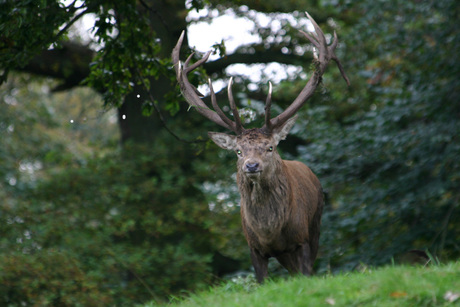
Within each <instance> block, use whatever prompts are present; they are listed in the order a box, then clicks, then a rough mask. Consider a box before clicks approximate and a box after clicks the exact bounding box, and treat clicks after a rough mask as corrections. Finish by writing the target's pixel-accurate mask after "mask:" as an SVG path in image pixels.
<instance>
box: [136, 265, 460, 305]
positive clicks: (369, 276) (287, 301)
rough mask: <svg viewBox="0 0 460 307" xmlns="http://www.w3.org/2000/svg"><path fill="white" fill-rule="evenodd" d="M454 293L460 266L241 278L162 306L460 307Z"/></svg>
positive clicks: (458, 290)
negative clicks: (263, 279) (259, 279)
mask: <svg viewBox="0 0 460 307" xmlns="http://www.w3.org/2000/svg"><path fill="white" fill-rule="evenodd" d="M448 293H452V295H450V296H449V294H448ZM455 295H460V262H457V263H450V264H446V265H439V266H429V267H409V266H393V267H384V268H377V269H367V270H366V271H365V272H353V273H346V274H340V275H329V276H316V277H312V278H306V277H293V278H287V279H279V280H277V281H268V282H266V283H265V284H264V285H262V286H258V285H256V284H255V283H254V281H253V280H250V281H248V280H244V279H239V280H237V281H231V282H230V281H229V282H227V283H226V284H223V285H222V286H218V287H213V288H211V289H210V290H209V291H206V292H201V293H198V294H192V295H190V296H189V297H187V298H183V299H179V300H177V299H172V302H171V303H169V304H165V305H163V306H178V307H191V306H200V307H203V306H220V307H225V306H245V307H258V306H260V307H262V306H263V307H268V306H274V307H283V306H286V307H292V306H398V307H399V306H460V298H457V299H456V298H455ZM153 306H162V305H156V304H154V303H150V304H147V305H145V306H144V307H153Z"/></svg>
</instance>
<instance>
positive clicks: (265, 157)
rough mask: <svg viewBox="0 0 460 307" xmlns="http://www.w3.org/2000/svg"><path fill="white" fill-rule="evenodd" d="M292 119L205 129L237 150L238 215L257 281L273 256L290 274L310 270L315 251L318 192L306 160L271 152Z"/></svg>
mask: <svg viewBox="0 0 460 307" xmlns="http://www.w3.org/2000/svg"><path fill="white" fill-rule="evenodd" d="M294 121H295V118H292V119H290V120H288V121H287V122H286V123H285V124H284V125H283V126H281V127H280V128H279V129H275V130H274V131H273V132H271V133H266V132H265V131H264V130H262V129H251V130H246V131H245V132H244V133H242V134H241V135H240V136H232V135H228V134H225V133H213V132H210V133H209V136H210V137H211V139H212V140H213V141H214V142H215V143H216V144H217V145H219V146H220V147H222V148H224V149H227V150H235V151H236V153H237V155H238V163H237V167H238V171H237V177H236V178H237V184H238V188H239V191H240V194H241V220H242V225H243V231H244V234H245V236H246V240H247V242H248V245H249V247H250V249H251V258H252V262H253V265H254V268H255V271H256V277H257V279H258V281H260V282H261V281H263V279H264V278H265V277H266V276H267V274H268V270H267V265H268V259H269V258H270V257H276V258H277V259H278V261H279V262H280V263H281V264H282V265H283V266H284V267H285V268H286V269H287V270H289V271H290V272H291V273H303V274H305V275H310V274H311V273H312V266H313V262H314V261H315V258H316V254H317V251H318V241H319V234H320V225H321V213H322V209H323V192H322V188H321V184H320V182H319V180H318V178H317V177H316V176H315V175H314V174H313V172H312V171H311V170H310V168H308V167H307V166H306V165H305V164H303V163H301V162H297V161H286V160H282V159H281V157H280V156H279V154H278V152H277V151H276V146H277V145H278V142H279V141H280V140H282V139H284V138H285V137H286V135H287V134H288V133H289V130H290V129H291V127H292V125H293V124H294Z"/></svg>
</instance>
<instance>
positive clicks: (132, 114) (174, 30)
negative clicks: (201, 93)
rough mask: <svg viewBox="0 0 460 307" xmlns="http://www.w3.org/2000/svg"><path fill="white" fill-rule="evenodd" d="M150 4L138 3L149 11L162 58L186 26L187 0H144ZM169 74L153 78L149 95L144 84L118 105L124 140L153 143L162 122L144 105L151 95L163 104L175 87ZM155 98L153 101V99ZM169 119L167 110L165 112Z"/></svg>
mask: <svg viewBox="0 0 460 307" xmlns="http://www.w3.org/2000/svg"><path fill="white" fill-rule="evenodd" d="M144 3H145V4H146V5H147V6H148V8H146V7H145V6H143V5H140V6H139V10H143V11H144V13H145V14H148V16H149V19H150V23H151V26H152V30H153V31H155V34H156V37H157V39H159V40H160V42H161V51H160V53H159V54H158V56H159V57H161V58H168V57H170V54H171V50H172V48H173V47H174V44H175V42H176V38H178V37H179V36H180V33H181V32H182V31H183V30H185V29H186V27H187V23H186V21H185V16H186V14H185V7H184V1H177V0H173V1H171V0H151V1H144ZM174 86H175V85H174V84H173V83H171V80H170V78H169V76H164V75H159V76H158V78H152V79H151V80H150V95H151V96H150V95H149V93H148V92H146V89H145V88H143V87H142V86H138V87H136V88H135V90H134V91H133V92H132V93H131V94H129V95H127V96H126V97H125V98H124V101H123V104H122V105H121V107H120V108H119V109H118V120H119V127H120V132H121V142H122V144H126V142H127V141H129V142H132V143H136V144H139V145H145V144H149V143H150V144H151V143H152V142H153V141H154V140H155V137H156V135H158V132H159V130H160V129H162V123H161V120H160V119H159V117H158V115H156V114H155V113H154V114H153V115H152V116H148V117H147V116H144V115H142V105H143V103H144V102H145V101H146V100H148V101H151V98H153V99H154V101H157V102H158V105H159V106H160V107H161V106H163V105H164V103H165V95H166V94H167V93H169V92H170V91H172V90H174ZM152 102H153V101H152ZM164 116H165V118H166V119H167V114H164Z"/></svg>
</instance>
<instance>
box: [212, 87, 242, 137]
mask: <svg viewBox="0 0 460 307" xmlns="http://www.w3.org/2000/svg"><path fill="white" fill-rule="evenodd" d="M208 83H209V90H210V92H211V103H212V107H213V108H214V111H216V113H217V114H218V115H219V116H220V118H221V119H222V120H223V121H224V122H225V123H226V124H227V125H228V126H230V127H233V126H234V124H235V123H234V122H233V121H232V120H231V119H229V118H228V117H227V116H226V115H225V113H224V112H223V111H222V109H221V108H220V107H219V105H218V104H217V99H216V94H215V93H214V88H213V87H212V82H211V79H208ZM231 130H234V129H231Z"/></svg>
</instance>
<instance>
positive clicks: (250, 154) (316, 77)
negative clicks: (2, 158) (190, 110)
mask: <svg viewBox="0 0 460 307" xmlns="http://www.w3.org/2000/svg"><path fill="white" fill-rule="evenodd" d="M307 17H308V19H309V20H310V21H311V22H312V24H313V26H314V28H315V32H316V34H315V35H311V34H308V33H305V32H302V31H301V33H302V34H303V35H304V36H305V37H306V38H307V39H308V40H310V42H311V43H312V44H313V45H314V46H315V47H316V48H317V49H318V50H319V55H318V59H317V63H316V64H317V65H316V71H315V72H314V73H313V74H312V76H311V78H310V80H309V81H308V82H307V84H306V85H305V87H304V88H303V90H302V91H301V92H300V94H299V96H298V97H297V98H296V99H295V100H294V102H293V103H292V104H291V105H290V106H289V107H288V108H287V109H286V110H284V111H283V112H282V113H281V114H279V115H278V116H276V117H274V118H271V113H270V107H271V94H272V86H271V84H270V87H269V94H268V97H267V102H266V106H265V124H264V126H263V127H262V128H260V129H244V128H243V125H242V124H241V120H240V116H239V114H238V110H237V108H236V105H235V102H234V100H233V95H232V92H231V84H232V81H231V80H232V79H230V82H229V85H228V98H229V102H230V108H231V110H232V113H233V120H231V119H229V118H228V117H227V116H226V115H225V113H224V112H223V111H222V109H221V108H220V107H219V105H218V104H217V102H216V95H215V94H214V91H213V88H212V84H211V81H209V88H210V91H211V102H212V106H213V108H214V110H212V109H210V108H209V107H208V106H207V105H206V104H205V103H204V102H203V101H202V100H201V98H200V96H199V95H198V94H197V91H196V88H195V87H194V86H193V85H192V84H191V83H190V82H189V80H188V78H187V75H188V74H189V73H190V72H191V71H193V70H194V69H195V68H197V67H198V66H200V65H201V64H203V63H204V62H206V60H207V59H208V57H209V55H210V53H211V52H208V53H207V54H206V55H205V56H204V58H202V59H201V60H198V61H197V62H196V63H194V64H192V65H190V61H191V59H192V56H190V57H189V58H188V59H187V60H186V61H185V62H184V64H183V66H182V63H181V62H180V61H179V52H180V48H181V45H182V41H183V39H184V33H183V34H182V35H181V37H180V38H179V41H178V43H177V45H176V47H175V48H174V50H173V53H172V59H173V61H174V63H175V66H174V67H175V70H176V77H177V80H178V81H179V84H180V86H181V91H182V94H183V95H184V97H185V100H186V101H187V102H188V103H189V105H190V106H194V107H196V110H197V111H198V112H199V113H200V114H202V115H203V116H205V117H206V118H208V119H209V120H211V121H213V122H215V123H216V124H218V125H220V126H222V127H225V128H226V129H229V130H232V131H233V132H235V134H236V135H230V134H226V133H216V132H209V133H208V135H209V137H210V138H211V139H212V140H213V141H214V143H216V144H217V145H218V146H220V147H221V148H223V149H227V150H233V151H235V153H236V154H237V156H238V163H237V167H238V171H237V184H238V188H239V191H240V194H241V219H242V225H243V230H244V234H245V236H246V239H247V241H248V245H249V247H250V250H251V258H252V263H253V265H254V269H255V271H256V277H257V280H258V281H259V282H262V281H263V280H264V278H265V277H267V275H268V270H267V269H268V268H267V266H268V259H269V258H270V257H276V259H278V261H279V262H280V263H281V264H282V265H283V266H284V267H285V268H286V269H287V270H289V271H290V272H291V273H302V274H305V275H310V274H311V273H312V267H313V262H314V261H315V259H316V255H317V252H318V241H319V234H320V225H321V214H322V210H323V192H322V188H321V184H320V182H319V180H318V178H317V177H316V176H315V175H314V174H313V172H312V171H311V170H310V168H308V167H307V166H306V165H305V164H302V163H300V162H296V161H285V160H282V159H281V157H280V156H279V154H278V152H277V150H276V147H277V145H278V143H279V142H280V141H281V140H284V139H285V138H286V136H287V134H288V133H289V131H290V130H291V128H292V126H293V125H294V122H295V119H296V116H294V115H295V113H296V112H297V111H298V110H299V109H300V108H301V107H302V106H303V105H304V104H305V102H306V101H307V100H308V98H309V97H311V95H312V94H313V93H314V91H315V89H316V87H317V86H318V84H319V82H320V80H321V76H322V74H323V73H324V71H325V69H326V66H327V64H328V63H329V61H330V60H334V61H335V62H336V63H337V65H338V67H339V69H340V72H341V73H342V76H343V77H344V79H345V80H346V81H347V83H348V84H349V81H348V78H347V77H346V75H345V72H344V71H343V68H342V66H341V64H340V61H339V60H338V58H337V56H336V55H335V53H334V50H335V48H336V47H337V42H338V41H337V36H336V35H335V33H334V38H335V39H334V41H333V42H332V44H331V45H330V46H328V45H327V43H326V38H325V36H324V33H323V32H322V30H321V29H320V27H319V26H318V25H317V24H316V22H315V21H314V20H313V18H311V16H310V15H308V13H307Z"/></svg>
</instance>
